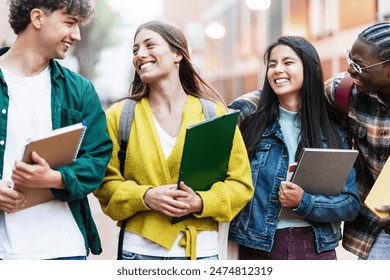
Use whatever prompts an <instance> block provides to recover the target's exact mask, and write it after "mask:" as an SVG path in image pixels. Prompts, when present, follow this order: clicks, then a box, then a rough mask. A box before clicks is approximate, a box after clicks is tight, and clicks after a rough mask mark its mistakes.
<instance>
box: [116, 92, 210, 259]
mask: <svg viewBox="0 0 390 280" xmlns="http://www.w3.org/2000/svg"><path fill="white" fill-rule="evenodd" d="M200 102H201V104H202V110H203V115H204V117H205V119H206V120H207V119H209V118H213V117H215V116H216V115H217V113H216V109H215V105H214V102H212V101H210V100H207V99H204V98H200ZM136 103H137V101H136V100H134V99H130V98H129V99H125V100H124V104H123V107H122V112H121V116H120V120H119V144H120V150H119V151H118V158H119V161H120V166H119V168H120V172H121V174H122V176H123V177H124V171H125V161H126V151H127V145H128V143H129V139H130V131H131V126H132V124H133V118H134V111H135V105H136ZM126 224H127V218H126V219H124V220H122V223H121V228H120V231H119V237H118V250H117V259H118V260H122V248H123V237H124V234H125V228H126Z"/></svg>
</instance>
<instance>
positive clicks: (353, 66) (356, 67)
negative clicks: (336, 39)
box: [345, 50, 390, 73]
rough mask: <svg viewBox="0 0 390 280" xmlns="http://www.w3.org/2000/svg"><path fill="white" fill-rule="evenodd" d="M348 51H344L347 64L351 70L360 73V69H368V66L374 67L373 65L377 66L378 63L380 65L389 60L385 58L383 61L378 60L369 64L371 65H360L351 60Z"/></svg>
mask: <svg viewBox="0 0 390 280" xmlns="http://www.w3.org/2000/svg"><path fill="white" fill-rule="evenodd" d="M350 52H351V51H350V50H348V51H346V52H345V58H346V59H347V63H348V65H351V66H352V68H353V70H355V71H356V72H358V73H362V71H363V70H365V69H368V68H371V67H374V66H378V65H381V64H383V63H386V62H389V61H390V59H387V60H385V61H381V62H378V63H375V64H371V65H368V66H366V67H361V66H360V65H359V64H357V63H356V62H355V61H353V60H352V59H351V58H350V56H349V54H350Z"/></svg>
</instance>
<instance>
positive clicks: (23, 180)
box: [11, 152, 65, 189]
mask: <svg viewBox="0 0 390 280" xmlns="http://www.w3.org/2000/svg"><path fill="white" fill-rule="evenodd" d="M31 158H32V159H33V161H34V163H33V164H27V163H24V162H21V161H17V162H15V164H14V167H13V168H12V176H11V179H12V181H13V182H14V183H15V185H19V186H23V187H27V188H57V189H64V188H65V186H64V184H63V182H62V176H61V173H60V172H59V171H57V170H54V169H51V168H50V166H49V164H48V163H47V162H46V161H45V159H44V158H42V157H40V156H39V155H38V154H37V153H36V152H32V154H31Z"/></svg>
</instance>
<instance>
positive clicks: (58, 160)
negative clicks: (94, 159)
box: [14, 122, 87, 208]
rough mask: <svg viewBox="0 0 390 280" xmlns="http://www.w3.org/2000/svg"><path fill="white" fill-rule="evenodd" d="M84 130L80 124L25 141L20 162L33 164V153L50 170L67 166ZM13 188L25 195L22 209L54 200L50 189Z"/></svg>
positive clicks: (76, 150)
mask: <svg viewBox="0 0 390 280" xmlns="http://www.w3.org/2000/svg"><path fill="white" fill-rule="evenodd" d="M86 129H87V125H86V123H85V122H80V123H77V124H73V125H69V126H66V127H62V128H58V129H54V130H52V131H50V132H48V133H46V134H43V135H41V136H38V137H33V138H30V139H28V140H27V141H26V146H25V149H24V152H23V156H22V161H23V162H25V163H28V164H33V163H34V161H33V160H32V158H31V154H32V152H33V151H35V152H36V153H38V155H39V156H40V157H42V158H44V159H45V160H46V162H47V163H48V164H49V165H50V167H51V168H56V167H58V166H64V165H69V164H71V163H72V162H74V161H75V159H76V157H77V154H78V151H79V149H80V146H81V143H82V140H83V137H84V133H85V131H86ZM14 188H15V189H16V190H18V191H21V192H23V193H24V194H25V195H26V197H27V203H26V205H25V206H24V208H28V207H31V206H34V205H36V204H39V203H43V202H46V201H49V200H52V199H54V196H53V195H52V193H51V191H50V189H46V188H26V187H23V186H18V185H15V186H14Z"/></svg>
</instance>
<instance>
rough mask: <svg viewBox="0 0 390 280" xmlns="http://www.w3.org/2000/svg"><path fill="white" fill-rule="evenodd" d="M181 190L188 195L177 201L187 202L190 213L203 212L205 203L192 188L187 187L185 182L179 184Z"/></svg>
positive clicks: (177, 198) (178, 198)
mask: <svg viewBox="0 0 390 280" xmlns="http://www.w3.org/2000/svg"><path fill="white" fill-rule="evenodd" d="M179 188H180V190H182V191H184V192H186V193H187V195H186V196H180V197H175V199H176V200H178V201H182V202H186V203H187V204H188V205H189V206H190V207H189V208H188V209H187V211H188V214H189V213H197V212H202V210H203V201H202V198H201V197H200V196H199V195H197V194H196V193H195V192H194V190H193V189H192V188H190V187H189V186H187V185H186V184H185V183H184V182H180V184H179Z"/></svg>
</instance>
